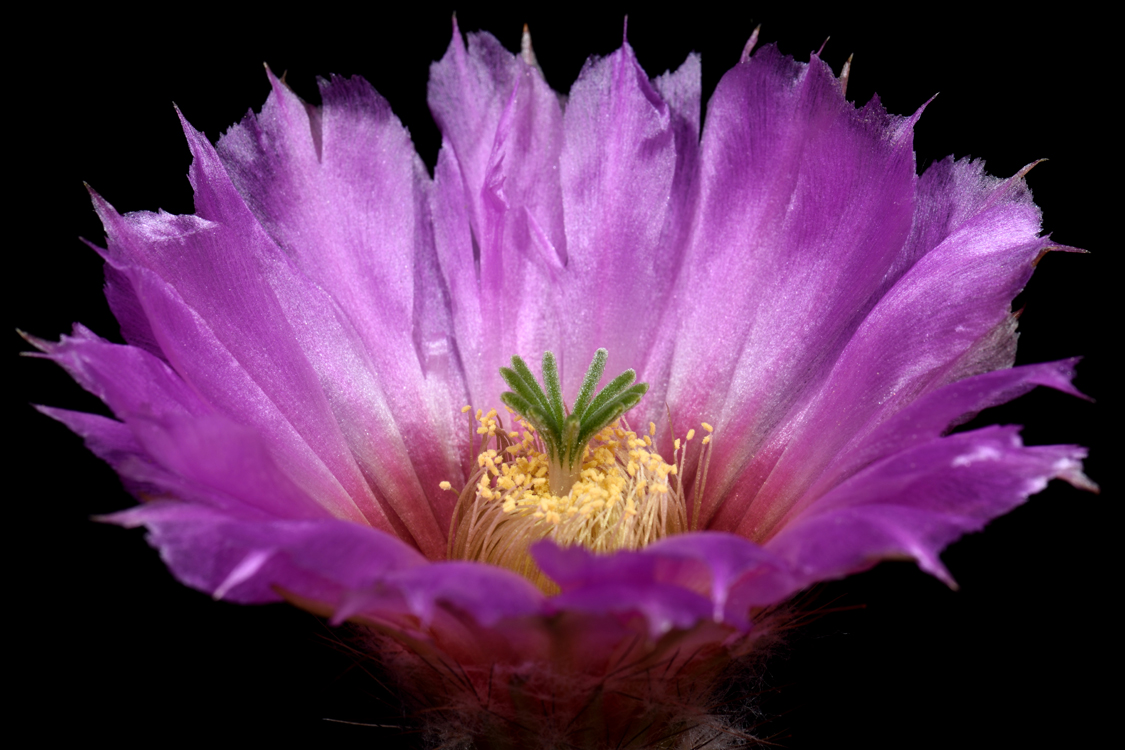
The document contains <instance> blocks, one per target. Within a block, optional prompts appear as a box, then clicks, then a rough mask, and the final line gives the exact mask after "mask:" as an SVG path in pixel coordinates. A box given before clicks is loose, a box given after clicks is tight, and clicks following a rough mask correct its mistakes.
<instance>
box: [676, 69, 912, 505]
mask: <svg viewBox="0 0 1125 750" xmlns="http://www.w3.org/2000/svg"><path fill="white" fill-rule="evenodd" d="M911 125H912V121H911V120H908V119H904V118H896V117H892V116H890V115H888V114H886V112H885V111H884V110H883V109H882V107H881V106H880V105H879V103H878V102H877V101H873V102H871V103H870V104H868V105H867V106H865V107H863V108H862V109H859V110H856V109H855V108H854V107H853V105H851V104H850V103H848V102H846V101H845V99H844V96H843V94H842V92H841V90H840V84H839V81H838V80H837V79H836V77H835V76H834V75H833V74H832V71H831V70H830V69H829V68H828V66H827V65H826V64H824V63H823V62H822V61H820V60H819V59H817V58H816V57H814V58H813V60H812V62H810V63H809V64H807V65H804V64H798V63H796V62H794V61H793V60H792V59H791V58H784V57H782V56H781V55H780V54H779V53H778V52H777V50H776V49H775V48H773V47H766V48H764V49H762V50H761V51H759V52H758V53H757V54H756V55H755V56H754V57H753V58H751V59H750V60H748V61H747V62H744V63H741V64H739V65H738V66H736V67H735V68H733V69H732V70H731V71H729V72H728V73H727V74H726V75H725V76H724V77H723V79H722V80H721V81H720V83H719V86H718V88H717V89H716V90H715V94H714V96H713V98H712V99H711V102H710V104H709V105H708V109H707V117H706V126H705V128H704V132H703V140H702V153H701V157H700V159H701V164H700V173H701V178H700V179H701V185H700V197H699V208H698V212H697V214H696V216H695V222H694V225H693V234H692V237H691V240H690V244H689V248H688V251H687V254H686V255H685V259H684V268H685V274H684V277H683V278H682V279H681V280H680V281H679V282H678V286H679V287H680V288H681V289H683V290H690V293H685V294H683V295H682V297H681V300H682V303H681V305H680V307H679V309H678V311H677V314H678V316H679V317H680V322H679V326H678V330H677V332H676V337H677V341H678V346H677V349H676V351H675V353H674V358H673V365H672V369H671V374H670V378H671V380H670V383H669V390H668V402H669V405H670V406H671V408H672V412H673V415H674V417H675V419H676V420H677V424H678V425H682V426H681V427H680V430H681V431H684V430H686V428H687V427H691V426H695V425H697V424H698V423H699V421H701V420H706V421H708V422H711V423H713V424H714V425H715V427H716V429H717V431H718V432H719V435H720V438H719V439H717V440H716V445H715V454H714V460H713V462H712V467H711V480H710V482H709V487H710V489H709V491H708V496H709V497H710V498H712V499H714V498H724V497H725V498H726V499H725V502H726V503H727V504H733V505H735V506H736V510H734V511H732V512H735V513H738V508H741V507H742V506H743V505H744V504H745V503H747V502H748V501H749V499H750V498H752V497H753V496H754V494H755V492H756V489H757V485H758V483H759V482H760V481H761V479H760V478H759V477H757V476H755V473H754V471H753V469H748V466H747V464H748V463H749V462H750V461H751V459H752V458H756V457H758V455H759V452H760V449H761V447H762V442H763V438H764V437H765V436H767V435H769V434H771V433H772V432H773V431H775V430H777V429H779V428H781V427H782V426H783V425H784V420H785V419H786V417H787V415H788V414H790V412H791V411H792V410H795V409H797V408H798V407H799V405H800V404H801V403H802V402H803V401H805V400H807V399H808V398H809V394H810V393H815V392H816V390H815V389H816V387H817V386H818V385H819V384H820V383H821V382H822V381H823V378H824V377H825V375H826V374H827V372H828V371H829V369H830V368H831V366H832V364H833V363H834V362H835V360H836V358H837V357H838V356H839V353H840V352H841V351H842V350H843V348H844V347H845V346H846V345H847V343H848V341H849V339H850V337H851V335H852V334H853V332H854V331H855V329H856V327H857V326H858V325H859V324H860V323H861V321H862V320H863V317H864V315H865V314H866V313H867V311H868V310H869V309H870V308H871V306H872V305H873V304H874V302H875V300H876V299H877V293H878V292H879V291H880V288H881V286H882V284H883V282H884V279H885V278H886V274H887V272H888V271H889V270H890V269H891V267H892V266H893V264H894V263H895V261H896V258H897V255H898V253H899V252H900V250H901V248H902V246H903V243H904V242H905V241H906V240H907V238H908V236H909V233H910V228H911V221H912V206H913V191H914V185H915V176H914V155H913V151H912V140H911V130H910V128H911ZM845 154H847V155H848V156H844V155H845ZM860 155H862V156H860ZM711 510H712V509H711V508H707V507H705V508H704V511H705V514H706V515H705V517H706V516H709V515H710V513H711Z"/></svg>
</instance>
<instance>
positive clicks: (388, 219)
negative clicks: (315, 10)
mask: <svg viewBox="0 0 1125 750" xmlns="http://www.w3.org/2000/svg"><path fill="white" fill-rule="evenodd" d="M269 77H270V83H271V85H272V88H273V91H272V93H271V94H270V97H269V99H267V101H266V104H265V106H264V107H263V108H262V112H261V114H259V115H253V114H250V115H247V117H246V118H245V119H244V120H243V122H242V123H241V124H239V125H237V126H235V127H233V128H232V129H231V130H230V131H228V132H227V133H226V134H225V135H224V136H223V138H222V139H220V141H219V143H218V145H217V146H216V151H217V153H218V156H219V159H220V160H221V161H222V164H223V166H224V167H225V169H226V171H227V173H228V174H229V175H230V177H231V182H232V183H233V185H234V186H235V188H236V189H237V190H238V193H239V194H240V195H241V196H242V198H243V199H244V200H245V203H246V206H247V207H248V208H249V209H250V210H251V211H252V212H253V214H254V217H256V219H257V220H258V222H260V224H261V226H262V227H263V228H264V229H265V231H266V232H267V233H268V234H269V235H270V237H271V238H272V239H273V240H274V241H275V242H276V243H277V245H278V246H279V247H280V248H281V250H282V251H283V252H284V253H285V255H286V256H287V258H289V259H290V260H291V261H292V263H293V265H294V267H295V269H296V270H297V271H299V272H300V273H301V274H303V275H304V276H307V277H308V279H310V280H311V281H312V282H313V283H315V284H316V285H317V286H318V287H320V288H321V289H324V290H325V291H326V292H327V293H328V295H329V296H330V297H331V299H332V303H333V305H334V306H338V308H339V311H340V315H342V316H343V317H346V319H347V322H348V327H349V328H351V329H353V330H354V331H355V334H356V336H357V338H358V339H359V340H360V341H362V345H361V346H360V347H358V348H361V349H362V351H363V356H364V358H365V359H367V360H368V362H367V363H363V364H364V370H365V372H364V376H365V377H364V380H365V381H367V382H366V383H365V384H364V388H363V390H364V391H367V392H366V393H364V394H363V395H362V396H360V398H359V399H358V400H357V401H356V402H354V403H353V406H352V407H350V408H349V411H350V412H351V413H352V414H351V415H350V416H349V417H348V418H347V419H343V418H340V421H341V423H347V422H354V421H356V414H357V413H358V411H359V410H358V409H356V408H355V407H357V406H358V404H359V401H362V400H367V401H373V400H375V399H374V398H372V396H373V394H371V393H370V391H372V390H376V391H377V393H378V396H377V398H378V400H379V401H380V402H383V404H382V406H381V409H380V411H382V414H380V415H379V419H377V420H375V419H372V420H369V422H368V424H367V425H365V426H364V427H365V431H371V432H374V433H375V434H376V435H378V434H379V433H380V432H381V433H384V434H383V435H382V436H381V438H380V439H381V440H382V441H383V442H390V441H391V437H390V436H391V435H394V434H398V435H401V436H402V439H403V442H405V443H406V444H409V445H411V446H414V448H413V449H412V450H410V451H409V452H400V458H401V460H403V461H405V462H407V464H408V465H410V466H412V468H413V470H414V472H415V473H416V474H417V481H418V483H419V484H420V485H421V487H423V488H424V491H427V490H428V491H432V490H433V488H435V487H437V485H438V483H439V482H441V481H442V480H447V479H448V480H456V479H458V478H459V477H460V475H461V467H460V465H459V461H458V456H457V452H456V450H455V448H456V446H455V445H454V444H453V441H452V440H451V439H450V436H451V435H454V434H456V435H460V434H461V431H460V429H457V431H456V433H455V432H454V427H455V426H456V427H457V428H460V427H461V424H460V422H457V424H456V425H454V421H455V415H456V414H457V409H458V408H460V406H461V405H462V404H463V403H464V401H465V398H466V393H465V389H464V384H463V383H462V377H461V365H460V362H459V360H458V354H457V351H456V345H455V343H454V340H453V330H452V322H451V318H450V311H449V309H448V306H447V304H446V303H445V296H446V292H445V290H444V288H443V284H442V281H441V279H440V275H439V274H438V272H437V268H436V264H437V260H436V256H435V253H434V247H433V237H432V231H431V229H430V215H429V196H428V192H429V178H428V176H427V175H426V172H425V167H424V166H423V165H422V163H421V161H420V160H419V159H418V157H417V155H416V154H415V152H414V148H413V145H412V144H411V141H410V136H409V133H408V132H407V131H406V129H405V128H404V127H403V126H402V124H401V123H400V122H399V121H398V119H397V118H396V117H395V116H394V115H393V114H392V112H391V108H390V105H388V104H387V102H386V101H385V100H384V99H383V98H382V97H381V96H379V94H377V93H376V92H375V90H374V89H372V88H371V86H370V84H368V83H367V82H366V81H364V80H363V79H362V78H353V79H343V78H338V77H333V78H332V79H331V80H330V81H323V80H322V81H321V82H320V87H321V97H322V99H323V102H324V103H323V106H322V107H321V108H320V109H314V108H312V107H309V106H307V105H306V104H305V103H304V102H302V101H301V100H300V99H298V98H297V96H296V95H295V94H293V92H292V91H290V90H289V89H288V88H287V87H286V86H285V85H284V84H283V83H281V82H280V81H278V80H277V79H276V78H275V77H274V76H273V75H272V73H271V74H270V76H269ZM340 364H343V363H340ZM329 374H331V373H329ZM352 377H354V375H353V376H352ZM357 395H359V394H357ZM339 397H340V396H339V395H336V394H332V395H330V398H339ZM370 409H371V407H370V406H368V407H367V410H370ZM347 439H348V442H349V445H350V447H351V449H352V451H353V453H355V454H356V456H357V459H358V460H359V463H360V465H361V468H362V469H363V471H364V472H365V473H367V474H369V475H372V474H376V473H381V472H382V471H383V470H384V469H383V465H382V462H380V461H379V460H378V458H377V456H376V455H371V454H368V455H364V448H365V446H366V444H367V443H369V442H370V441H369V439H368V438H367V437H366V436H364V437H360V436H358V435H355V436H353V435H348V436H347ZM403 481H404V482H405V481H406V479H405V478H404V480H403ZM403 491H412V492H413V491H416V490H414V488H407V487H401V486H400V487H395V488H394V489H393V492H394V493H396V494H401V493H402V492H403ZM386 492H388V493H391V492H392V490H391V489H389V488H388V489H387V490H386ZM431 499H432V501H433V502H434V503H436V504H437V505H439V506H441V505H442V504H443V501H444V500H445V496H443V495H440V494H433V496H432V498H431ZM451 510H452V509H451V508H444V507H442V509H441V511H440V512H441V514H442V516H443V518H442V521H441V523H442V524H448V514H449V512H451Z"/></svg>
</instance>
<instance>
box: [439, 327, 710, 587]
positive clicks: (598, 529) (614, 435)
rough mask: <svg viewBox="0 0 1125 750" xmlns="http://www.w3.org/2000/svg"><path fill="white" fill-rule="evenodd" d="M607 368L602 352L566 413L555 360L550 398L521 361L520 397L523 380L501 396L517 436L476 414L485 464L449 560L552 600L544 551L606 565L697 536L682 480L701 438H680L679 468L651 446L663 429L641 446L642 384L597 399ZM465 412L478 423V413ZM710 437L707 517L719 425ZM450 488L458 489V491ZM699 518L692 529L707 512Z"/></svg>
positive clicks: (516, 362)
mask: <svg viewBox="0 0 1125 750" xmlns="http://www.w3.org/2000/svg"><path fill="white" fill-rule="evenodd" d="M606 357H607V355H606V352H605V350H604V349H600V350H598V353H597V354H596V355H595V357H594V362H593V363H592V364H591V366H590V370H589V371H588V372H587V375H586V378H585V380H584V382H583V388H582V392H581V393H580V394H579V398H578V400H577V401H576V402H575V408H574V409H572V410H568V409H566V407H565V406H564V405H563V403H562V398H561V395H559V384H558V374H557V369H556V368H555V364H554V357H553V356H552V355H551V353H550V352H548V353H546V354H545V355H544V357H543V372H544V376H543V377H544V381H545V385H546V386H547V389H546V393H544V392H543V390H542V389H540V388H539V387H538V383H536V382H535V380H534V378H533V377H532V376H531V374H530V371H529V370H528V369H527V366H526V365H525V364H524V363H523V361H522V360H520V359H519V358H518V357H513V358H512V365H513V366H512V368H511V369H508V368H504V370H503V371H502V374H503V375H504V378H505V380H506V381H507V382H508V383H509V385H510V386H511V385H513V381H514V380H515V381H516V383H515V385H516V386H517V387H518V390H516V388H513V390H514V391H516V392H515V393H505V394H504V395H503V396H502V398H503V399H504V401H505V404H506V410H507V411H508V413H509V416H510V419H511V424H512V429H506V428H505V426H504V424H503V421H502V419H501V417H500V415H499V414H498V413H497V412H496V410H495V409H491V410H489V411H488V412H487V413H485V412H483V411H481V410H479V409H478V410H477V411H476V413H475V415H472V416H471V417H470V419H471V421H470V450H471V451H472V452H473V454H474V455H475V456H476V460H475V466H474V472H473V474H472V476H471V477H470V479H469V481H468V483H467V484H466V486H465V488H464V489H463V490H462V492H461V494H460V497H459V498H458V502H457V506H456V509H455V511H454V514H453V520H452V525H451V528H450V535H449V558H450V559H461V560H475V561H479V562H487V563H490V564H493V565H499V566H502V567H505V568H508V569H510V570H513V571H515V572H517V573H519V574H521V575H523V576H525V577H526V578H528V579H529V580H531V581H532V582H533V583H535V584H536V585H537V586H539V587H540V588H541V589H542V590H543V591H544V592H546V593H549V594H550V593H555V592H557V591H558V587H557V586H556V585H555V584H554V582H552V581H551V580H550V579H548V578H547V577H546V576H544V575H543V573H542V572H541V571H540V570H539V568H538V566H537V565H536V564H535V561H534V560H533V559H532V557H531V555H530V554H529V551H528V550H529V547H530V546H531V545H532V544H534V543H535V542H537V541H539V540H541V539H551V540H553V541H554V542H555V543H557V544H558V545H560V546H563V547H569V546H573V545H581V546H582V547H585V548H586V549H588V550H590V551H592V552H595V553H603V554H604V553H609V552H613V551H615V550H619V549H640V548H642V547H644V546H646V545H648V544H651V543H652V542H654V541H656V540H657V539H661V538H663V537H665V536H668V535H669V534H678V533H682V532H684V531H687V530H688V514H687V506H686V497H685V492H684V487H683V482H682V477H683V475H684V462H685V460H686V457H687V448H688V444H689V443H690V442H691V441H692V440H693V439H694V437H695V430H694V429H693V430H689V431H688V433H687V435H686V438H685V439H684V440H683V441H681V440H680V439H679V438H674V437H673V439H672V445H673V456H672V462H671V463H668V462H666V461H665V460H664V459H663V458H662V457H661V455H660V454H659V453H658V452H657V451H656V449H655V447H654V446H653V438H655V437H656V424H655V423H652V422H650V423H649V425H648V434H646V435H638V434H637V433H636V432H634V431H633V430H631V429H629V425H628V424H627V423H626V422H625V420H624V419H623V418H622V414H624V412H625V411H626V410H627V409H628V408H631V407H632V406H634V405H635V404H636V403H637V402H638V401H639V400H640V397H641V396H642V395H643V394H644V392H645V391H646V390H647V386H646V385H644V384H643V383H642V384H637V385H632V383H633V380H634V379H635V377H636V376H635V374H634V373H633V371H632V370H629V371H627V372H626V373H624V374H622V375H621V376H619V377H618V378H615V379H614V381H613V382H611V383H610V384H609V385H608V386H606V388H605V389H604V390H603V391H602V392H600V393H598V394H597V395H596V396H594V394H593V388H594V386H595V385H596V384H597V381H598V379H599V378H600V376H601V373H602V369H603V368H604V365H605V360H606ZM517 379H518V380H517ZM529 383H530V384H532V385H534V388H531V387H530V386H529ZM513 402H515V403H514V404H513ZM513 405H514V406H516V407H517V408H513ZM461 411H462V413H465V414H470V413H471V412H472V408H471V407H469V406H466V407H464V408H463V409H462V410H461ZM552 417H555V418H552ZM557 417H561V419H559V418H557ZM702 428H703V429H704V430H705V431H706V432H707V433H708V434H706V435H704V436H703V440H702V445H701V451H702V455H701V456H700V457H699V458H700V461H699V464H698V469H697V471H696V472H695V482H694V485H695V487H694V490H695V491H694V493H693V494H694V496H695V499H696V504H697V505H698V501H699V497H700V495H701V493H702V489H703V483H704V482H705V481H706V470H707V463H708V462H707V459H708V458H709V456H710V443H711V434H710V433H711V432H712V427H711V425H709V424H706V423H704V424H703V425H702ZM478 439H479V440H480V447H479V450H478V449H477V447H476V445H477V443H476V441H477V440H478ZM441 487H442V489H444V490H451V489H453V488H452V486H451V485H450V483H449V482H442V483H441ZM695 511H696V512H695V513H694V514H693V520H694V519H695V518H698V507H697V508H695ZM696 523H697V521H696ZM693 525H694V524H693Z"/></svg>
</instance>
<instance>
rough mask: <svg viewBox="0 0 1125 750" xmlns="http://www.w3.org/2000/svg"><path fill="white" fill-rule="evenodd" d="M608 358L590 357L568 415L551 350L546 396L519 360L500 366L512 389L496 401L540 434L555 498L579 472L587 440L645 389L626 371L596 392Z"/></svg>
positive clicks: (547, 359) (546, 366) (546, 370)
mask: <svg viewBox="0 0 1125 750" xmlns="http://www.w3.org/2000/svg"><path fill="white" fill-rule="evenodd" d="M608 358H609V353H608V352H607V351H606V350H605V349H598V351H597V353H596V354H594V361H593V362H591V363H590V369H588V370H586V377H584V378H583V379H582V389H581V390H580V391H579V392H578V399H577V400H576V401H575V402H574V409H573V410H570V411H568V410H567V408H566V404H564V403H563V399H562V384H561V383H560V382H559V368H558V364H557V363H556V362H555V355H554V354H552V353H551V352H544V353H543V385H544V386H546V392H544V389H543V388H541V387H540V386H539V381H537V380H536V379H535V376H534V375H532V374H531V370H530V369H528V366H527V363H526V362H524V361H523V360H522V359H520V358H519V357H512V366H511V368H508V367H501V368H500V375H501V376H502V377H503V378H504V382H505V383H507V384H508V387H509V388H511V389H512V390H511V391H505V392H504V393H501V394H500V400H501V401H503V402H504V403H505V404H507V405H508V407H509V408H511V409H512V410H513V411H515V412H516V413H518V414H519V415H521V416H522V417H523V418H524V420H525V421H526V422H528V423H529V424H530V425H531V426H532V427H534V428H535V430H536V432H538V433H539V437H540V439H542V441H543V445H544V447H545V448H546V449H547V459H548V461H549V463H550V466H549V468H548V474H547V480H548V482H549V486H550V488H551V493H552V494H554V495H560V496H562V495H566V494H567V493H568V492H570V488H571V487H572V486H573V485H574V482H575V480H576V479H578V475H579V474H580V473H581V471H582V458H583V456H584V455H585V453H586V445H587V443H589V442H590V439H591V438H592V437H594V435H597V434H598V433H599V432H601V431H602V430H603V429H605V428H606V427H607V426H609V425H610V424H612V423H613V422H614V421H615V420H617V419H618V418H620V417H621V415H622V414H624V413H625V412H627V411H629V410H630V409H632V408H633V407H634V406H636V405H637V404H638V403H639V402H640V400H641V397H642V396H644V395H645V392H646V391H648V384H647V383H636V384H634V383H633V381H634V380H636V379H637V373H635V372H633V371H632V370H626V371H625V372H623V373H621V374H620V375H618V376H617V377H616V378H614V379H613V380H612V381H611V382H610V384H609V385H607V386H606V387H605V388H603V389H602V390H601V391H600V392H599V393H597V394H595V393H594V389H595V388H596V387H597V385H598V381H599V380H601V377H602V372H604V371H605V363H606V360H607V359H608Z"/></svg>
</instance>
